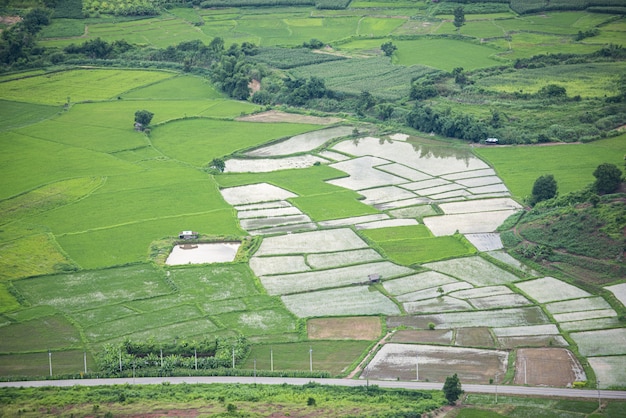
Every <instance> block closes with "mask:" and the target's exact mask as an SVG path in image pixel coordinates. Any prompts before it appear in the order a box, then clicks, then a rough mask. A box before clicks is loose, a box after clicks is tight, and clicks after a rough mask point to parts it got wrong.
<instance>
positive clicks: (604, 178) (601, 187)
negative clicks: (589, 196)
mask: <svg viewBox="0 0 626 418" xmlns="http://www.w3.org/2000/svg"><path fill="white" fill-rule="evenodd" d="M593 176H594V177H595V178H596V181H595V183H594V187H595V189H596V191H597V192H598V193H601V194H606V193H613V192H614V191H616V190H617V188H618V187H619V185H620V183H621V182H622V170H620V169H619V168H618V167H617V166H616V165H615V164H609V163H604V164H600V165H599V166H598V167H597V168H596V169H595V171H594V172H593Z"/></svg>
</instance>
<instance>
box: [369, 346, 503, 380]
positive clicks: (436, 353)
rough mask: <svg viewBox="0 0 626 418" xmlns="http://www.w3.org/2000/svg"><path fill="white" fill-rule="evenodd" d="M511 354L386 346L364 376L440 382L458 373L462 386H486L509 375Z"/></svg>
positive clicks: (457, 349) (465, 349)
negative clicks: (499, 375) (467, 383)
mask: <svg viewBox="0 0 626 418" xmlns="http://www.w3.org/2000/svg"><path fill="white" fill-rule="evenodd" d="M507 360H508V353H507V352H506V351H497V350H480V349H475V348H460V347H441V346H430V345H409V344H394V343H390V344H385V345H384V346H383V347H382V348H381V349H380V351H379V352H378V353H377V354H376V356H375V357H374V359H372V361H371V362H370V364H369V365H368V366H367V369H366V371H365V372H364V373H363V374H362V375H361V379H363V378H365V375H367V377H369V378H376V379H381V380H396V379H401V380H415V378H416V377H417V373H416V361H417V362H418V368H419V379H420V380H430V381H435V382H441V381H443V380H445V378H446V376H450V375H452V374H453V373H457V374H458V376H459V379H460V380H461V381H463V382H472V383H486V382H488V381H489V379H490V378H493V376H494V375H495V374H496V373H500V374H501V375H503V374H504V372H505V371H506V366H507Z"/></svg>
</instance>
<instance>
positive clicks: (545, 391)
mask: <svg viewBox="0 0 626 418" xmlns="http://www.w3.org/2000/svg"><path fill="white" fill-rule="evenodd" d="M163 382H169V383H172V384H177V383H241V384H254V383H257V384H262V385H281V384H283V383H287V384H289V385H304V384H306V383H309V382H316V383H320V384H324V385H336V386H365V385H366V384H367V381H365V380H355V379H308V378H282V377H256V378H254V377H231V376H214V377H203V376H194V377H142V378H136V379H134V378H132V377H130V378H119V379H74V380H32V381H21V382H0V387H43V386H104V385H124V384H131V385H132V384H137V385H156V384H161V383H163ZM369 384H370V385H378V386H380V387H384V388H403V389H421V390H441V388H442V387H443V385H442V384H441V383H429V382H406V381H395V380H369ZM463 390H465V392H470V393H492V394H494V396H495V393H496V390H497V393H498V394H499V395H528V396H559V397H564V398H592V399H598V394H599V396H600V397H601V398H602V399H623V400H626V391H616V390H600V391H597V390H595V389H593V390H589V389H565V388H550V387H530V386H502V385H497V386H496V385H472V384H463Z"/></svg>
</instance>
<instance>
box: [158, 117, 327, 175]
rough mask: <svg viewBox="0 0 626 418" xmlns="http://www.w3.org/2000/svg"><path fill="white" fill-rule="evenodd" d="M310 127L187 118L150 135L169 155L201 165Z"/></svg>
mask: <svg viewBox="0 0 626 418" xmlns="http://www.w3.org/2000/svg"><path fill="white" fill-rule="evenodd" d="M313 129H319V126H316V125H305V124H289V123H276V124H275V123H260V124H255V123H253V122H235V121H228V120H214V119H188V120H180V121H176V122H173V123H169V124H167V125H163V126H160V127H158V128H156V129H154V130H153V131H152V134H151V136H150V137H151V140H152V144H153V145H154V147H155V148H157V149H158V150H160V151H161V152H162V153H163V154H165V155H167V156H169V157H170V158H174V159H176V160H178V161H181V162H184V163H188V164H192V165H194V166H196V167H204V166H206V165H207V164H208V163H209V162H210V161H211V160H212V159H213V158H217V157H224V156H226V155H229V154H232V153H233V152H235V151H239V150H242V149H246V148H251V147H255V146H258V145H261V144H263V143H265V142H268V141H271V140H275V139H280V138H283V137H288V136H293V135H296V134H300V133H304V132H307V131H311V130H313ZM251 131H252V132H254V135H250V132H251Z"/></svg>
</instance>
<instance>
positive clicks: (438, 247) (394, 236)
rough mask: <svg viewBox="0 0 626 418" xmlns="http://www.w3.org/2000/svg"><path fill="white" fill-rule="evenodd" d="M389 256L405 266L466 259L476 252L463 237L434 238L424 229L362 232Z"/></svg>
mask: <svg viewBox="0 0 626 418" xmlns="http://www.w3.org/2000/svg"><path fill="white" fill-rule="evenodd" d="M360 233H361V234H362V235H363V236H365V237H366V238H367V239H368V240H369V241H371V242H373V243H375V245H376V246H377V247H378V248H380V249H381V250H382V251H383V253H384V254H385V256H386V257H387V258H388V259H389V260H391V261H394V262H396V263H398V264H402V265H405V266H411V265H417V264H423V263H427V262H432V261H438V260H444V259H448V258H454V257H462V256H465V255H469V254H473V253H475V252H476V250H475V249H474V247H473V246H472V245H471V244H470V243H469V242H468V241H467V240H466V239H465V238H463V237H462V236H460V235H454V236H445V237H433V236H432V235H431V233H430V231H429V230H428V228H426V227H425V226H423V225H418V226H402V227H392V228H381V229H372V230H368V229H365V230H362V231H360Z"/></svg>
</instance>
